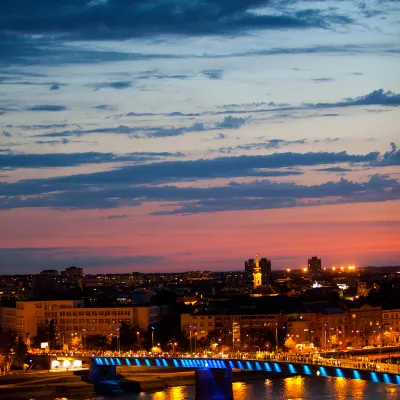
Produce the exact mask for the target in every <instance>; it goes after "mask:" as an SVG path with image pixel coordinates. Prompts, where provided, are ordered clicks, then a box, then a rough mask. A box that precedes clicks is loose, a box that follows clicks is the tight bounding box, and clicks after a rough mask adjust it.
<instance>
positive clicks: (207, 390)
mask: <svg viewBox="0 0 400 400" xmlns="http://www.w3.org/2000/svg"><path fill="white" fill-rule="evenodd" d="M195 382H196V397H195V400H233V392H232V369H230V368H224V369H218V368H210V369H209V368H199V369H196V371H195Z"/></svg>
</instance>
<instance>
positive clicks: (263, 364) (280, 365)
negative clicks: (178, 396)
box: [92, 357, 400, 385]
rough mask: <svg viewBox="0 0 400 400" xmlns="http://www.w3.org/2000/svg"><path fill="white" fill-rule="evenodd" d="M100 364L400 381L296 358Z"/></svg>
mask: <svg viewBox="0 0 400 400" xmlns="http://www.w3.org/2000/svg"><path fill="white" fill-rule="evenodd" d="M92 360H93V362H94V363H95V364H96V365H97V366H111V365H113V366H114V365H115V366H117V367H118V366H128V367H134V366H141V367H169V368H190V369H196V368H216V369H226V368H229V369H241V370H250V371H259V372H261V371H263V372H267V373H268V372H270V373H277V374H280V373H282V374H286V375H288V374H289V375H310V376H311V375H314V376H322V377H327V376H331V377H337V378H351V379H362V380H370V381H373V382H381V383H386V384H395V385H400V374H395V373H389V372H380V371H372V370H369V369H357V368H353V367H352V366H342V365H341V366H332V365H326V364H324V365H321V364H304V363H296V362H279V361H261V360H238V359H215V358H156V357H93V359H92Z"/></svg>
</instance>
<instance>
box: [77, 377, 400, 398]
mask: <svg viewBox="0 0 400 400" xmlns="http://www.w3.org/2000/svg"><path fill="white" fill-rule="evenodd" d="M232 388H233V396H234V400H264V399H270V400H283V399H285V400H288V399H290V400H334V399H335V400H336V399H338V400H349V399H352V400H383V399H385V400H386V399H389V400H395V399H397V400H398V399H400V386H396V385H385V384H383V383H373V382H367V381H362V380H356V379H345V378H322V377H300V376H294V377H290V378H282V379H266V380H255V381H250V382H234V383H233V385H232ZM82 399H83V398H82ZM98 399H99V400H100V397H99V398H98ZM103 399H104V400H111V398H107V397H105V398H104V397H101V400H103ZM74 400H75V399H74ZM118 400H195V388H194V386H177V387H171V388H166V389H165V390H160V391H155V392H152V393H141V394H138V395H135V394H129V395H124V396H122V397H118Z"/></svg>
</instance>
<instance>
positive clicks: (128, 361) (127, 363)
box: [125, 358, 131, 367]
mask: <svg viewBox="0 0 400 400" xmlns="http://www.w3.org/2000/svg"><path fill="white" fill-rule="evenodd" d="M125 363H126V365H127V366H128V367H130V366H131V362H130V360H129V358H125Z"/></svg>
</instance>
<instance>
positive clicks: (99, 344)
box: [86, 335, 110, 350]
mask: <svg viewBox="0 0 400 400" xmlns="http://www.w3.org/2000/svg"><path fill="white" fill-rule="evenodd" d="M86 347H87V348H88V349H90V350H107V349H109V348H110V346H109V344H108V342H107V338H106V337H105V336H104V335H88V336H87V337H86Z"/></svg>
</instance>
